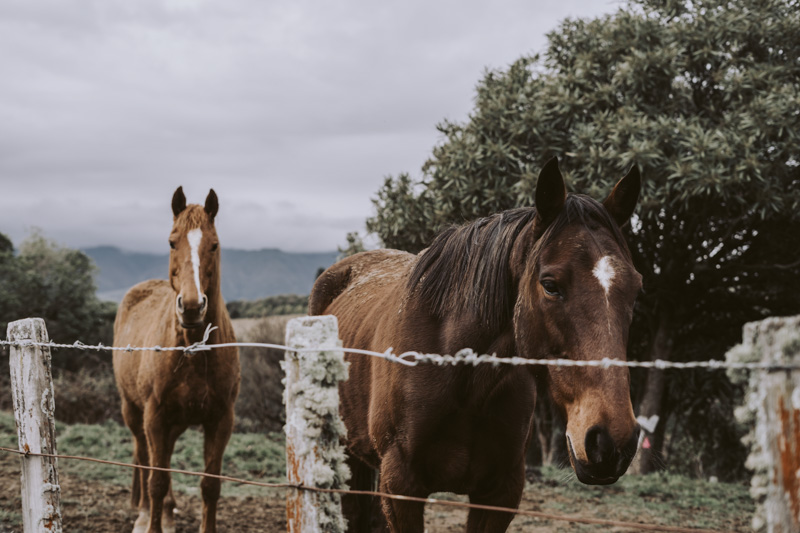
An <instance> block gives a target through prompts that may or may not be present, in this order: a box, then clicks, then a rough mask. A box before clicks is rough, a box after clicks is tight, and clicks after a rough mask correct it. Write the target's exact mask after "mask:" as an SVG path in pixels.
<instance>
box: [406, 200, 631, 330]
mask: <svg viewBox="0 0 800 533" xmlns="http://www.w3.org/2000/svg"><path fill="white" fill-rule="evenodd" d="M535 218H536V209H535V208H533V207H521V208H517V209H511V210H508V211H503V212H502V213H498V214H495V215H491V216H488V217H485V218H481V219H478V220H476V221H474V222H471V223H468V224H465V225H462V226H451V227H449V228H447V229H445V230H444V231H442V232H441V233H440V234H439V235H438V236H437V237H436V238H435V239H434V241H433V242H432V243H431V245H430V246H429V247H428V248H427V249H426V250H425V251H424V253H422V255H421V257H420V259H419V261H418V262H417V264H416V266H415V267H414V270H413V271H412V272H411V276H410V278H409V280H408V288H409V290H414V289H415V288H416V289H417V290H418V291H419V296H420V297H421V298H422V299H423V301H426V302H427V303H428V305H429V306H430V308H431V310H432V311H433V313H434V315H436V316H437V317H440V318H441V317H443V316H445V315H446V314H448V313H455V314H463V313H469V314H471V315H472V316H474V317H476V318H478V319H479V320H480V323H481V324H483V325H484V327H486V328H487V330H489V331H498V330H500V329H501V328H502V327H503V326H504V325H505V324H507V323H508V321H509V320H511V316H512V313H513V310H514V304H515V301H516V292H517V282H518V280H515V279H513V276H512V274H511V269H510V260H511V251H512V250H513V248H514V245H515V243H516V240H517V237H518V236H519V234H520V232H522V230H523V229H525V227H526V226H527V225H528V224H532V223H533V221H534V219H535ZM571 224H580V225H582V226H588V227H590V228H593V229H594V228H595V227H598V226H599V227H598V229H600V228H604V229H606V230H608V231H609V232H610V233H611V235H612V236H613V237H614V239H615V241H617V243H618V244H620V248H621V249H622V250H623V251H624V253H625V254H629V252H628V246H627V244H626V243H625V239H624V237H623V235H622V232H621V231H620V229H619V227H618V226H617V224H616V223H615V222H614V220H613V219H612V218H611V216H610V215H609V213H608V211H606V209H605V208H604V207H603V205H602V204H601V203H599V202H597V201H596V200H593V199H592V198H590V197H588V196H585V195H582V194H570V195H568V196H567V199H566V201H565V203H564V208H563V209H562V210H561V212H560V213H559V215H558V216H557V217H556V219H555V220H554V221H553V222H552V223H551V224H550V225H549V226H548V228H547V229H546V230H545V232H544V233H543V234H542V236H541V237H540V238H539V239H538V241H537V242H536V244H535V245H534V246H533V247H532V253H535V254H538V253H539V251H540V250H541V249H542V247H544V246H547V245H548V244H549V243H550V242H551V241H552V240H553V239H554V238H555V236H557V235H558V234H559V233H561V231H562V230H563V229H564V228H565V227H566V226H568V225H571Z"/></svg>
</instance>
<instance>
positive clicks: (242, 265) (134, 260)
mask: <svg viewBox="0 0 800 533" xmlns="http://www.w3.org/2000/svg"><path fill="white" fill-rule="evenodd" d="M81 251H82V252H83V253H85V254H86V255H88V256H89V257H90V258H91V259H92V260H93V261H94V263H95V265H96V266H97V269H98V270H97V272H96V273H95V283H96V285H97V296H98V298H100V299H101V300H111V301H115V302H120V301H121V300H122V297H123V296H124V295H125V292H127V291H128V289H130V288H131V287H133V286H134V285H136V284H137V283H139V282H141V281H145V280H148V279H166V278H167V273H168V270H169V253H163V254H158V253H150V252H133V251H129V250H124V249H122V248H119V247H116V246H110V245H104V246H93V247H88V248H82V249H81ZM338 255H339V254H338V252H335V251H332V252H297V253H295V252H284V251H281V250H279V249H277V248H263V249H261V250H238V249H223V250H222V257H221V262H222V263H221V269H222V280H221V281H222V295H223V298H225V300H226V301H233V300H257V299H260V298H265V297H267V296H275V295H278V294H301V295H305V294H309V293H310V292H311V287H312V286H313V284H314V280H315V279H316V275H317V272H318V271H319V269H320V268H327V267H329V266H330V265H332V264H333V263H334V262H336V258H337V256H338Z"/></svg>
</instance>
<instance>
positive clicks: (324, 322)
mask: <svg viewBox="0 0 800 533" xmlns="http://www.w3.org/2000/svg"><path fill="white" fill-rule="evenodd" d="M286 345H287V346H288V347H289V348H293V349H297V350H303V351H297V352H295V351H292V350H287V351H286V358H285V361H283V363H282V366H283V369H284V371H285V372H286V378H285V381H284V384H285V388H284V395H283V399H284V403H285V404H286V470H287V477H288V479H289V482H290V483H296V484H298V485H304V486H306V487H320V488H329V489H345V488H347V485H346V481H347V479H348V478H349V477H350V472H349V470H348V468H347V465H346V464H345V454H344V448H343V446H342V444H341V441H342V439H343V438H344V435H345V427H344V423H343V422H342V420H341V418H339V382H340V381H342V380H345V379H347V367H348V364H347V363H346V362H345V361H344V353H343V352H342V343H341V341H340V340H339V327H338V323H337V321H336V317H334V316H314V317H301V318H295V319H293V320H291V321H289V323H288V324H287V326H286ZM308 348H310V349H313V350H311V351H305V350H304V349H308ZM286 516H287V527H288V531H290V532H291V533H312V532H323V531H324V532H327V533H340V532H342V533H343V532H344V531H345V528H346V524H345V520H344V518H343V516H342V506H341V497H340V496H339V494H333V493H320V492H312V491H307V490H294V491H290V492H289V494H288V495H287V502H286Z"/></svg>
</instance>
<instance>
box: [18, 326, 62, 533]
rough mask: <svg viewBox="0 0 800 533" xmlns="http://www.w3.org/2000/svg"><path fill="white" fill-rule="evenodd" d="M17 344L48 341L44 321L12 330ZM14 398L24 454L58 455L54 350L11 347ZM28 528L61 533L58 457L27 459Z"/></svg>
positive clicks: (24, 501)
mask: <svg viewBox="0 0 800 533" xmlns="http://www.w3.org/2000/svg"><path fill="white" fill-rule="evenodd" d="M8 340H9V341H11V342H20V341H33V342H48V338H47V329H45V325H44V320H42V319H41V318H26V319H24V320H17V321H16V322H11V323H10V324H9V325H8ZM9 362H10V366H11V394H12V396H13V400H14V416H15V417H16V420H17V435H18V437H19V450H20V451H21V452H29V453H47V454H55V453H56V425H55V418H54V414H55V401H54V399H53V379H52V372H51V368H50V348H48V347H41V346H24V345H23V346H11V351H10V361H9ZM20 462H21V464H22V523H23V531H25V533H32V532H40V531H51V532H60V531H61V487H60V485H59V484H58V462H57V460H56V458H55V457H34V456H23V457H21V458H20Z"/></svg>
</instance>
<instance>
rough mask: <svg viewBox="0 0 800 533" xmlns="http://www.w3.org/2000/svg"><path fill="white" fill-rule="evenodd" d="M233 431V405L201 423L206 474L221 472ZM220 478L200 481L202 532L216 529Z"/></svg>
mask: <svg viewBox="0 0 800 533" xmlns="http://www.w3.org/2000/svg"><path fill="white" fill-rule="evenodd" d="M232 431H233V406H232V405H231V406H230V407H229V408H228V410H227V412H226V413H225V414H224V415H223V416H222V418H220V419H219V420H216V421H212V422H207V423H206V424H203V433H204V436H205V440H204V445H203V455H204V457H205V463H206V470H205V471H206V474H213V475H217V476H218V475H219V474H220V472H222V454H223V453H224V452H225V447H226V446H227V445H228V440H229V439H230V438H231V432H232ZM220 483H221V482H220V480H219V479H217V478H210V477H204V478H203V480H202V481H201V482H200V489H201V491H202V493H203V523H202V525H201V526H200V531H201V532H202V533H215V532H216V531H217V501H219V493H220Z"/></svg>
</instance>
